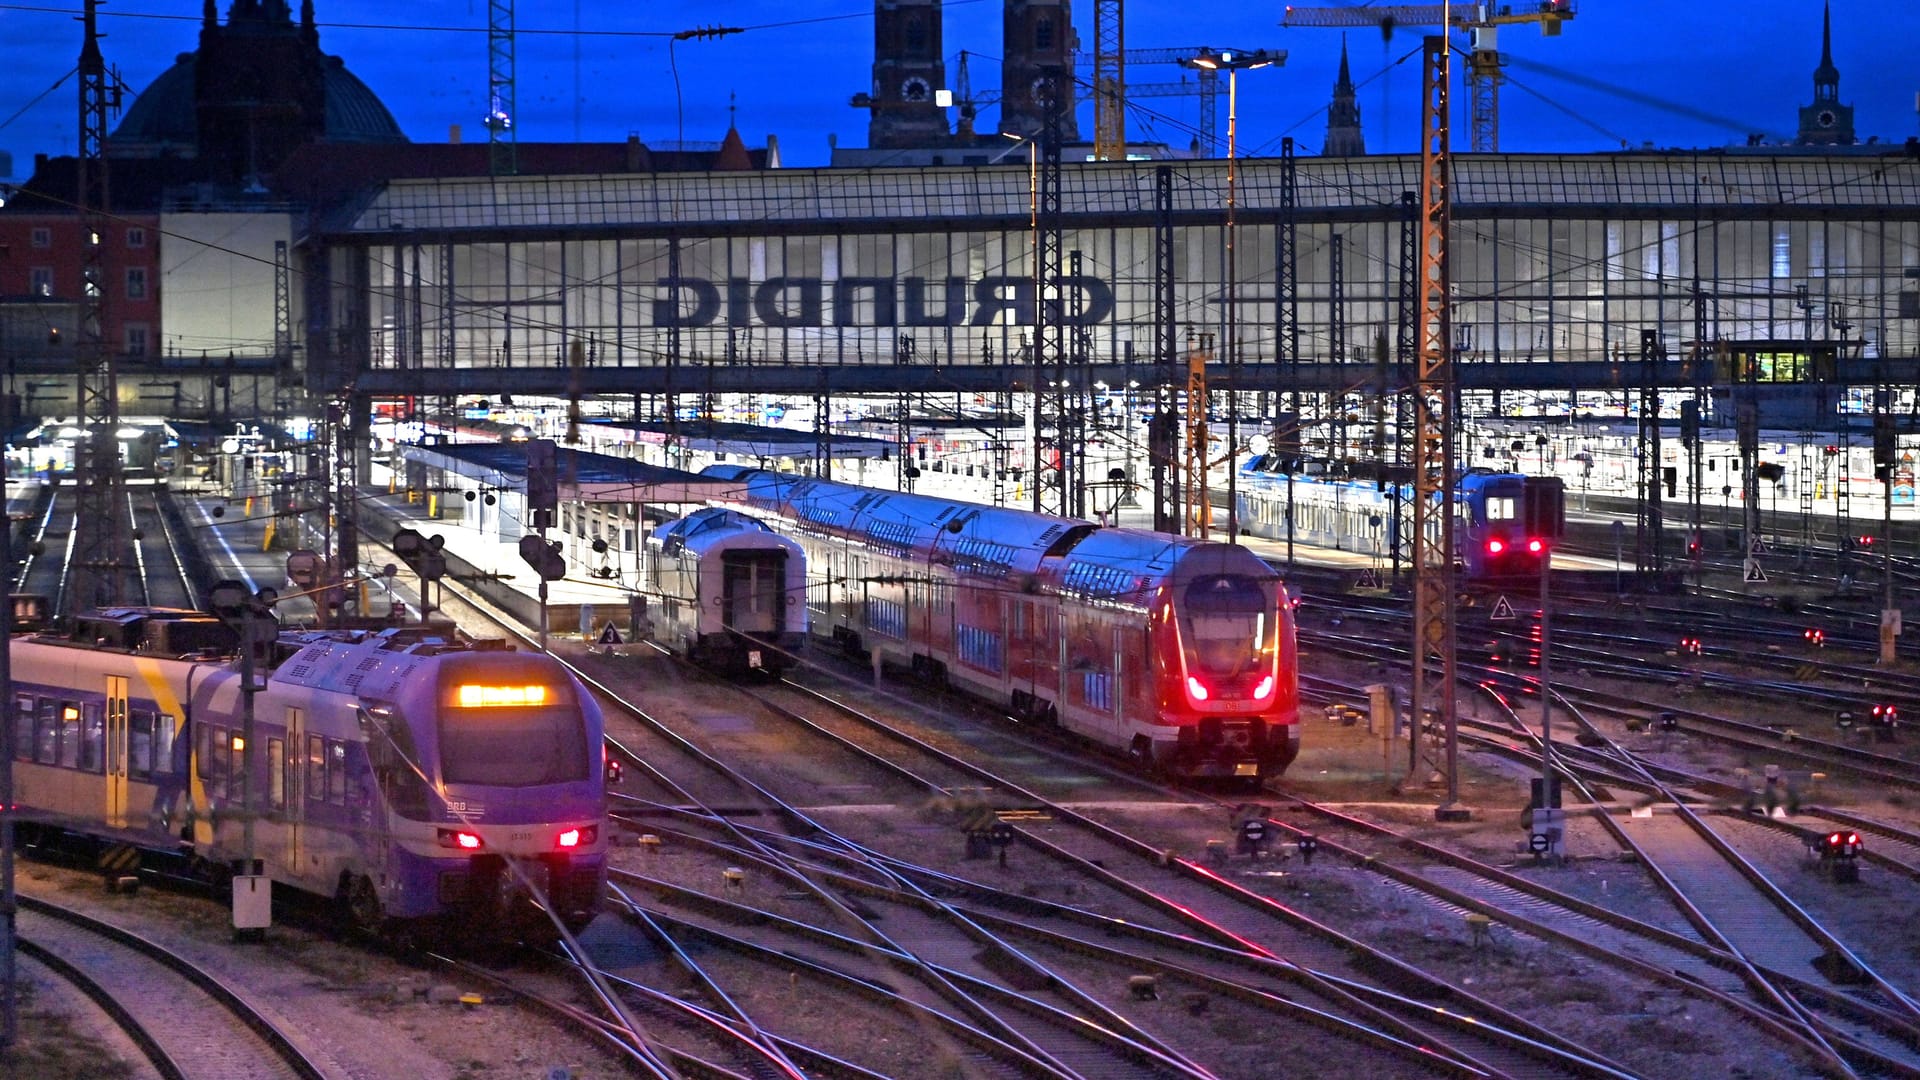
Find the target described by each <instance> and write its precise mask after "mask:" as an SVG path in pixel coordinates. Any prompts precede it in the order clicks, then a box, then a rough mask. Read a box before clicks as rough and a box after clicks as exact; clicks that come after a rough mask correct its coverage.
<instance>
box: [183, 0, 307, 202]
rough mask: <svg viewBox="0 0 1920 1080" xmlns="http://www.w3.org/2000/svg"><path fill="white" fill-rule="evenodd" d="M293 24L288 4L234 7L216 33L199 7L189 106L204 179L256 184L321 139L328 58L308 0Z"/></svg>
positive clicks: (261, 1)
mask: <svg viewBox="0 0 1920 1080" xmlns="http://www.w3.org/2000/svg"><path fill="white" fill-rule="evenodd" d="M300 19H301V21H300V25H298V26H295V25H294V22H293V13H292V12H291V11H290V10H288V8H287V0H233V6H232V7H230V8H228V9H227V23H226V25H225V26H221V25H220V24H219V22H218V20H217V19H216V18H215V16H214V0H206V2H205V7H204V11H203V13H202V16H201V26H200V54H199V57H198V62H197V63H196V64H195V66H194V73H193V74H194V94H193V99H194V121H195V125H196V127H197V128H198V130H199V144H200V157H201V159H202V160H204V161H206V162H207V164H208V171H209V173H210V179H217V180H235V181H244V180H248V179H250V178H256V177H258V176H260V175H261V174H263V173H266V172H269V171H271V170H272V168H273V167H274V166H275V165H277V164H279V162H280V160H281V159H282V158H284V157H286V156H287V154H288V153H290V152H291V151H292V150H293V149H294V148H295V147H297V146H300V145H301V144H303V143H307V142H311V141H312V140H314V139H318V138H320V137H322V136H323V135H325V134H326V130H327V95H326V66H327V58H326V57H325V56H324V55H322V53H321V52H320V31H319V28H318V26H317V25H316V24H315V23H314V19H313V0H302V3H301V5H300Z"/></svg>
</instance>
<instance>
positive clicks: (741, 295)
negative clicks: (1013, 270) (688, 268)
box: [653, 275, 1113, 327]
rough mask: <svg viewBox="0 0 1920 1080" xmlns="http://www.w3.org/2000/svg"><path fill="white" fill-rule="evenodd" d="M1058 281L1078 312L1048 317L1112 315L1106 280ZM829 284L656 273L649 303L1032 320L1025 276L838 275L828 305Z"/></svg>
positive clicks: (810, 315) (808, 321)
mask: <svg viewBox="0 0 1920 1080" xmlns="http://www.w3.org/2000/svg"><path fill="white" fill-rule="evenodd" d="M929 280H932V281H936V282H941V283H942V284H944V285H945V289H944V290H943V291H942V295H941V296H940V297H937V298H936V297H932V296H929V295H928V292H929V290H928V288H927V283H928V281H929ZM1059 281H1060V291H1061V294H1062V296H1063V297H1065V298H1067V300H1077V301H1078V307H1079V310H1078V311H1077V312H1076V311H1074V310H1073V308H1074V306H1075V305H1074V304H1072V303H1066V302H1063V300H1062V299H1060V298H1055V299H1052V300H1049V301H1048V302H1047V314H1048V316H1049V321H1050V322H1053V323H1055V324H1056V325H1063V326H1092V325H1095V324H1097V323H1099V322H1101V321H1102V320H1104V319H1106V318H1107V316H1109V315H1111V314H1113V288H1112V286H1110V285H1108V284H1107V283H1106V282H1104V281H1102V280H1100V279H1099V278H1094V277H1086V276H1083V275H1069V276H1063V277H1061V278H1060V279H1059ZM827 284H828V283H827V282H826V281H824V280H822V279H820V278H817V277H777V278H768V279H767V280H765V281H758V282H756V281H754V280H752V279H750V278H728V279H726V280H725V281H708V280H706V279H704V278H689V277H681V278H661V279H659V281H658V282H657V285H658V287H659V289H660V292H661V294H662V295H659V296H657V297H655V299H654V301H653V325H655V326H679V327H693V326H712V325H714V324H715V323H720V322H723V321H724V324H725V325H728V326H747V325H752V324H756V323H757V324H759V325H761V326H988V325H991V324H993V323H995V322H996V321H1001V316H1003V315H1004V316H1005V320H1004V321H1005V322H1007V323H1010V324H1012V325H1014V326H1032V325H1033V324H1034V319H1033V316H1034V307H1033V279H1032V278H1030V277H983V278H976V279H974V280H973V281H972V282H971V287H969V282H968V281H967V279H966V278H960V277H950V278H945V279H940V278H933V279H928V278H923V277H907V278H897V279H896V278H884V277H843V278H838V279H836V280H834V281H833V282H832V285H833V290H832V293H833V295H832V300H831V308H829V306H828V301H827V298H826V294H827ZM676 287H677V290H678V293H679V295H678V297H676V296H675V295H674V294H675V291H676ZM1076 294H1078V295H1077V296H1076ZM723 308H724V311H723Z"/></svg>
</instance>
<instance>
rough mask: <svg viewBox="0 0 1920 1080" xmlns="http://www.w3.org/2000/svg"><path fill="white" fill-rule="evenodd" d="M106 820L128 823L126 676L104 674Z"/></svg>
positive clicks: (112, 823)
mask: <svg viewBox="0 0 1920 1080" xmlns="http://www.w3.org/2000/svg"><path fill="white" fill-rule="evenodd" d="M106 735H107V761H106V768H107V824H108V825H110V826H112V827H113V828H116V829H124V828H126V827H127V677H126V676H125V675H109V676H107V731H106Z"/></svg>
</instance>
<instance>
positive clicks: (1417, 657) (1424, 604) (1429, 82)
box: [1409, 36, 1460, 806]
mask: <svg viewBox="0 0 1920 1080" xmlns="http://www.w3.org/2000/svg"><path fill="white" fill-rule="evenodd" d="M1422 52H1423V60H1424V62H1423V78H1422V83H1421V86H1422V94H1423V96H1422V99H1421V102H1422V107H1421V136H1420V207H1421V216H1420V281H1419V294H1420V315H1419V326H1420V351H1419V355H1418V359H1417V361H1416V364H1415V368H1416V370H1415V386H1414V399H1413V424H1414V429H1413V448H1412V454H1413V581H1414V584H1413V657H1414V663H1413V678H1412V688H1413V700H1412V710H1413V717H1412V719H1413V724H1414V728H1413V732H1412V737H1411V740H1410V742H1411V752H1412V754H1413V757H1414V768H1413V770H1411V772H1418V771H1419V769H1420V766H1421V765H1422V764H1425V765H1426V766H1428V767H1429V770H1430V772H1431V773H1432V774H1434V775H1436V776H1439V777H1442V778H1444V781H1445V783H1446V787H1447V794H1446V801H1445V803H1444V804H1443V805H1445V806H1452V805H1453V804H1454V803H1455V802H1457V801H1458V799H1459V786H1460V778H1459V772H1458V747H1457V745H1456V742H1455V739H1456V734H1457V731H1456V727H1455V725H1456V721H1457V716H1456V713H1455V697H1454V676H1455V673H1456V671H1455V657H1454V592H1453V549H1454V542H1453V534H1454V528H1453V496H1454V487H1455V483H1454V464H1453V418H1454V411H1455V407H1456V401H1457V395H1456V383H1457V380H1458V373H1457V372H1456V371H1455V370H1454V366H1453V346H1452V331H1451V325H1450V322H1451V320H1450V318H1449V313H1448V308H1447V305H1448V301H1449V297H1448V284H1449V281H1448V278H1449V274H1448V264H1447V234H1448V231H1449V225H1450V221H1451V216H1452V193H1451V191H1450V190H1449V187H1448V184H1449V179H1450V177H1449V173H1450V166H1451V162H1450V160H1449V159H1450V153H1449V151H1450V147H1449V138H1448V127H1447V125H1448V105H1447V77H1448V72H1447V69H1448V66H1449V63H1448V59H1449V58H1448V53H1447V39H1446V38H1445V37H1439V36H1430V37H1428V38H1427V39H1426V41H1425V47H1424V49H1423V50H1422ZM1409 779H1410V780H1411V779H1413V776H1412V775H1411V773H1410V775H1409Z"/></svg>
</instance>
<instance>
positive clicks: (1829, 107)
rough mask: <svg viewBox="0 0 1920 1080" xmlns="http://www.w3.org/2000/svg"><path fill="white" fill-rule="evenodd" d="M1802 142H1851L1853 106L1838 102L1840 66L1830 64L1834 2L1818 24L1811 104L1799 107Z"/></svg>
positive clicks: (1811, 143)
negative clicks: (1818, 45)
mask: <svg viewBox="0 0 1920 1080" xmlns="http://www.w3.org/2000/svg"><path fill="white" fill-rule="evenodd" d="M1794 141H1795V142H1796V143H1798V144H1800V145H1801V146H1852V145H1853V143H1854V137H1853V106H1851V105H1842V104H1840V69H1839V68H1836V67H1834V66H1833V4H1832V0H1828V3H1827V5H1826V12H1825V14H1824V15H1823V16H1822V22H1821V28H1820V66H1819V67H1817V68H1814V69H1813V104H1811V105H1802V106H1801V107H1800V136H1799V138H1797V139H1795V140H1794Z"/></svg>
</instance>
